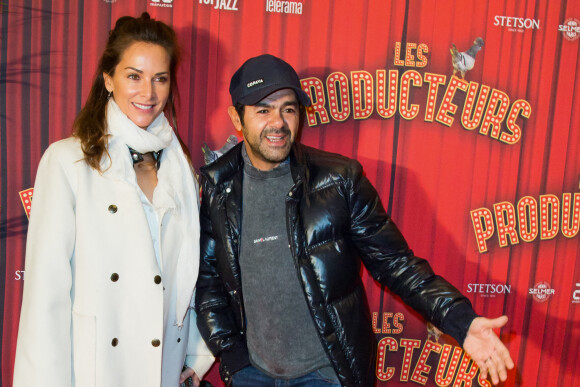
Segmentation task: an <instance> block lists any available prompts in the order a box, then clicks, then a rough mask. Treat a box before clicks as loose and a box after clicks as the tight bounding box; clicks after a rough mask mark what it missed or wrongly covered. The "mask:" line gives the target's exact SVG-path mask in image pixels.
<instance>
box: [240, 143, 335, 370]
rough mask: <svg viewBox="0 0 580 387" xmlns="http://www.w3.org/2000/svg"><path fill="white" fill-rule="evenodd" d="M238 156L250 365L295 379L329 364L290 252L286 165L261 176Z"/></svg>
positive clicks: (242, 255) (242, 258)
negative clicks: (241, 174) (241, 171)
mask: <svg viewBox="0 0 580 387" xmlns="http://www.w3.org/2000/svg"><path fill="white" fill-rule="evenodd" d="M243 153H244V156H245V160H246V162H245V168H244V184H243V217H242V238H241V247H240V268H241V275H242V291H243V295H244V308H245V312H246V319H247V341H248V349H249V352H250V361H251V363H252V364H253V365H254V366H255V367H256V368H258V369H260V370H261V371H262V372H264V373H266V374H268V375H270V376H272V377H276V378H284V379H292V378H297V377H300V376H303V375H306V374H308V373H310V372H312V371H314V370H317V369H320V368H323V367H330V361H329V360H328V357H327V356H326V353H325V352H324V348H323V347H322V344H321V342H320V338H319V337H318V333H317V332H316V329H315V327H314V323H313V322H312V317H311V315H310V311H309V310H308V305H307V303H306V299H305V296H304V292H303V291H302V287H301V285H300V281H301V280H300V279H299V277H298V272H297V270H296V267H295V265H294V258H293V257H292V254H291V252H290V249H289V244H288V243H289V242H288V234H287V231H286V202H285V200H286V196H287V194H288V192H289V190H290V188H291V187H292V185H293V181H292V176H291V174H290V165H289V163H288V162H285V163H282V164H281V165H280V166H278V167H277V168H275V169H273V170H270V171H260V170H258V169H256V168H254V167H253V166H252V165H251V163H250V161H249V159H248V158H247V155H246V154H245V152H243ZM324 371H330V372H331V373H333V372H332V369H330V370H328V369H325V370H324ZM325 373H326V372H325Z"/></svg>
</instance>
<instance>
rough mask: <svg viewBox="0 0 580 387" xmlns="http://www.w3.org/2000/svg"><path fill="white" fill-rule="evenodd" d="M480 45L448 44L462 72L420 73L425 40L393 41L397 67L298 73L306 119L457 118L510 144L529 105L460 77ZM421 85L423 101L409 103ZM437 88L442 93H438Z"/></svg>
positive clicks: (477, 42) (316, 122) (528, 113)
mask: <svg viewBox="0 0 580 387" xmlns="http://www.w3.org/2000/svg"><path fill="white" fill-rule="evenodd" d="M450 45H451V43H450ZM482 47H483V39H482V38H476V39H475V41H474V42H473V45H472V46H471V48H464V49H466V50H467V51H465V52H459V50H455V51H453V50H452V60H453V61H455V62H454V66H453V73H454V74H455V73H456V72H457V71H459V72H460V74H461V77H462V78H459V77H457V76H453V75H452V76H451V77H447V76H446V75H444V74H434V73H430V72H425V73H423V74H422V73H421V72H420V70H421V69H423V68H425V67H426V66H427V65H428V61H429V56H430V55H429V52H430V51H429V47H428V46H427V45H426V44H425V43H417V42H396V43H395V52H394V54H395V55H394V58H393V64H394V66H396V67H398V68H395V69H389V70H387V69H377V70H376V72H375V74H372V73H370V72H369V71H366V70H353V71H351V72H350V77H348V76H347V75H346V74H344V73H343V72H341V71H335V72H332V73H331V74H329V75H328V76H327V77H326V81H323V80H322V79H320V78H317V77H314V76H311V77H308V78H304V79H301V80H300V82H301V84H302V89H303V90H304V92H306V94H308V96H309V97H310V99H311V100H312V105H311V106H309V107H308V108H306V122H308V125H309V126H317V125H319V124H328V123H330V121H331V119H332V120H334V121H339V122H342V121H345V120H347V119H348V118H349V117H353V118H354V119H355V120H365V119H368V118H370V117H371V116H372V115H373V113H375V114H376V115H378V116H380V117H381V118H383V119H387V120H388V119H391V118H393V117H394V116H395V115H396V114H398V115H399V116H400V117H402V118H404V119H405V120H408V121H411V120H414V119H423V120H424V121H425V122H437V123H439V124H442V125H444V126H447V127H451V126H452V125H453V123H454V122H458V123H459V124H460V125H461V126H462V127H463V128H464V129H465V130H466V132H470V133H478V134H481V135H483V136H488V137H490V138H491V139H492V140H497V141H501V142H503V143H505V144H508V145H514V144H516V143H517V142H518V141H519V140H520V139H521V137H522V133H523V131H522V127H521V126H520V123H519V120H520V118H523V119H527V118H530V116H531V114H532V107H531V106H530V103H529V102H527V101H525V100H523V99H516V100H515V101H514V100H513V99H512V98H510V96H509V95H508V94H507V93H506V92H504V91H502V90H498V89H495V88H492V87H490V86H488V85H484V84H481V85H480V84H479V83H478V82H468V81H467V80H466V79H463V77H464V76H465V72H466V71H468V70H471V69H472V68H473V66H474V65H475V66H476V62H475V52H477V51H478V50H479V49H481V48H482ZM463 54H465V55H463ZM468 57H469V58H468ZM420 88H423V91H424V92H425V93H426V96H425V98H424V99H422V105H421V104H418V103H412V102H413V98H412V97H413V95H414V93H415V92H416V91H415V90H417V91H419V90H418V89H420ZM443 88H444V89H445V90H442V89H443ZM440 92H442V93H443V98H438V94H439V93H440ZM351 95H352V97H351ZM455 97H457V98H455ZM419 101H421V100H419ZM439 101H440V102H439ZM461 105H463V108H461ZM460 109H462V110H460ZM421 116H422V117H421ZM419 117H421V118H419Z"/></svg>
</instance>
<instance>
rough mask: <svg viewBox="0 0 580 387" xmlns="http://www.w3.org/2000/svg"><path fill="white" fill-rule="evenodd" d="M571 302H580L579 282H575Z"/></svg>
mask: <svg viewBox="0 0 580 387" xmlns="http://www.w3.org/2000/svg"><path fill="white" fill-rule="evenodd" d="M572 303H573V304H580V283H577V284H576V289H575V290H574V292H573V293H572Z"/></svg>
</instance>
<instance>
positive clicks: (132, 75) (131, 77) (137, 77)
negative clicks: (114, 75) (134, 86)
mask: <svg viewBox="0 0 580 387" xmlns="http://www.w3.org/2000/svg"><path fill="white" fill-rule="evenodd" d="M128 78H129V79H134V80H137V79H139V75H138V74H129V76H128Z"/></svg>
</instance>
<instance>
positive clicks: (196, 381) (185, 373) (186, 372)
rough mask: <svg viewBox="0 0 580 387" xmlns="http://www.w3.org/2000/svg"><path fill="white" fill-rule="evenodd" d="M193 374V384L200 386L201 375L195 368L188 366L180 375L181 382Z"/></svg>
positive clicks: (196, 386)
mask: <svg viewBox="0 0 580 387" xmlns="http://www.w3.org/2000/svg"><path fill="white" fill-rule="evenodd" d="M190 376H191V379H192V380H193V385H194V386H195V387H199V384H200V383H201V379H199V376H197V374H196V373H195V371H194V370H193V368H189V367H188V368H186V369H185V370H184V371H183V372H182V373H181V376H180V377H179V383H183V382H185V381H186V380H187V378H189V377H190Z"/></svg>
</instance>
